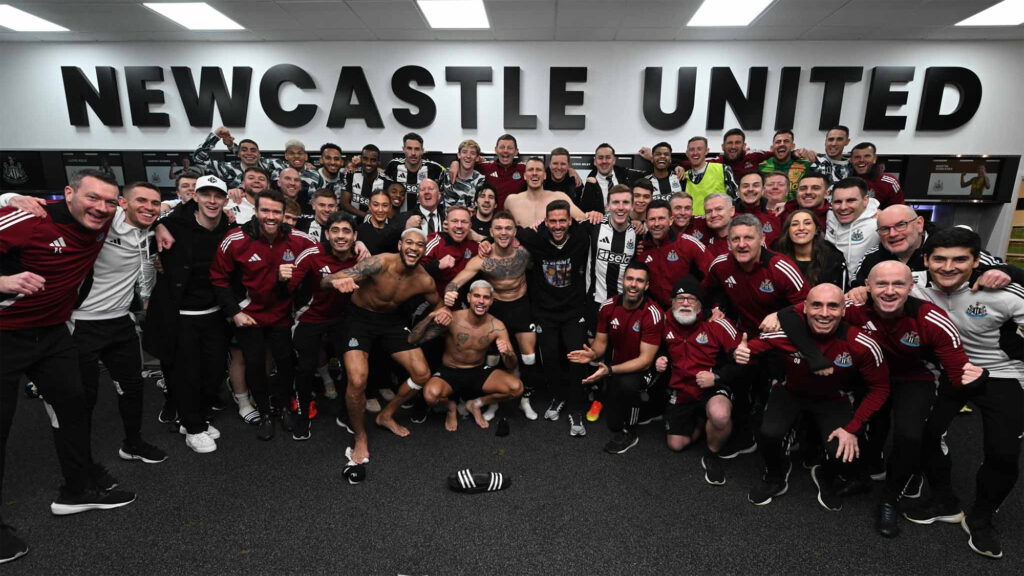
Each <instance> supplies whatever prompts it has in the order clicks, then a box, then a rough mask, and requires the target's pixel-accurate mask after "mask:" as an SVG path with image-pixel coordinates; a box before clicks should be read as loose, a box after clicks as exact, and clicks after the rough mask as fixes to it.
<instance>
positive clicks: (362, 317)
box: [342, 304, 417, 354]
mask: <svg viewBox="0 0 1024 576" xmlns="http://www.w3.org/2000/svg"><path fill="white" fill-rule="evenodd" d="M344 333H345V336H344V345H343V346H342V350H343V351H344V352H348V351H350V350H361V351H363V352H366V353H367V354H369V353H370V350H371V349H372V348H373V344H374V342H380V344H381V346H383V347H384V351H385V352H387V353H388V354H395V353H397V352H405V351H406V350H412V349H413V348H417V346H416V345H415V344H410V343H409V329H408V328H406V326H405V317H404V316H403V315H402V314H400V313H398V312H384V313H381V312H371V311H370V310H367V309H366V308H360V307H359V306H356V305H354V304H353V305H351V306H349V308H348V314H347V317H346V319H345V332H344Z"/></svg>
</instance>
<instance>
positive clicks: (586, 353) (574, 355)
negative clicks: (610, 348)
mask: <svg viewBox="0 0 1024 576" xmlns="http://www.w3.org/2000/svg"><path fill="white" fill-rule="evenodd" d="M566 356H567V357H568V358H569V361H570V362H573V363H576V364H586V363H588V362H593V361H594V358H597V354H594V351H593V350H591V348H590V346H587V345H586V344H584V345H583V349H582V350H573V351H572V352H569V353H568V354H567V355H566Z"/></svg>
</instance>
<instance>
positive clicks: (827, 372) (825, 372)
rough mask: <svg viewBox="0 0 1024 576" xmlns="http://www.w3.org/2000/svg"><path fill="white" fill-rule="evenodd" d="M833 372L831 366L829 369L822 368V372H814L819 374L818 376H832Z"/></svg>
mask: <svg viewBox="0 0 1024 576" xmlns="http://www.w3.org/2000/svg"><path fill="white" fill-rule="evenodd" d="M832 372H833V369H832V367H831V366H829V367H828V368H822V369H821V370H815V371H814V373H815V374H817V375H818V376H831V375H832Z"/></svg>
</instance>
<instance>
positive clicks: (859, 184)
mask: <svg viewBox="0 0 1024 576" xmlns="http://www.w3.org/2000/svg"><path fill="white" fill-rule="evenodd" d="M838 188H856V189H857V190H859V191H860V195H861V197H864V196H867V195H868V183H867V182H865V181H864V179H863V178H858V177H856V176H849V177H847V178H843V179H842V180H840V181H839V182H836V183H835V184H833V185H832V190H833V191H834V190H836V189H838Z"/></svg>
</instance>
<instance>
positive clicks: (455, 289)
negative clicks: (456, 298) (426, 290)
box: [444, 282, 459, 293]
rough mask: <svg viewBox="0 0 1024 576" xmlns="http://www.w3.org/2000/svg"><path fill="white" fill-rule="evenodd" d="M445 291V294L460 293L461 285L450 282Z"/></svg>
mask: <svg viewBox="0 0 1024 576" xmlns="http://www.w3.org/2000/svg"><path fill="white" fill-rule="evenodd" d="M444 291H445V293H448V292H458V291H459V285H458V284H456V283H455V282H449V283H448V285H447V286H445V287H444Z"/></svg>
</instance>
